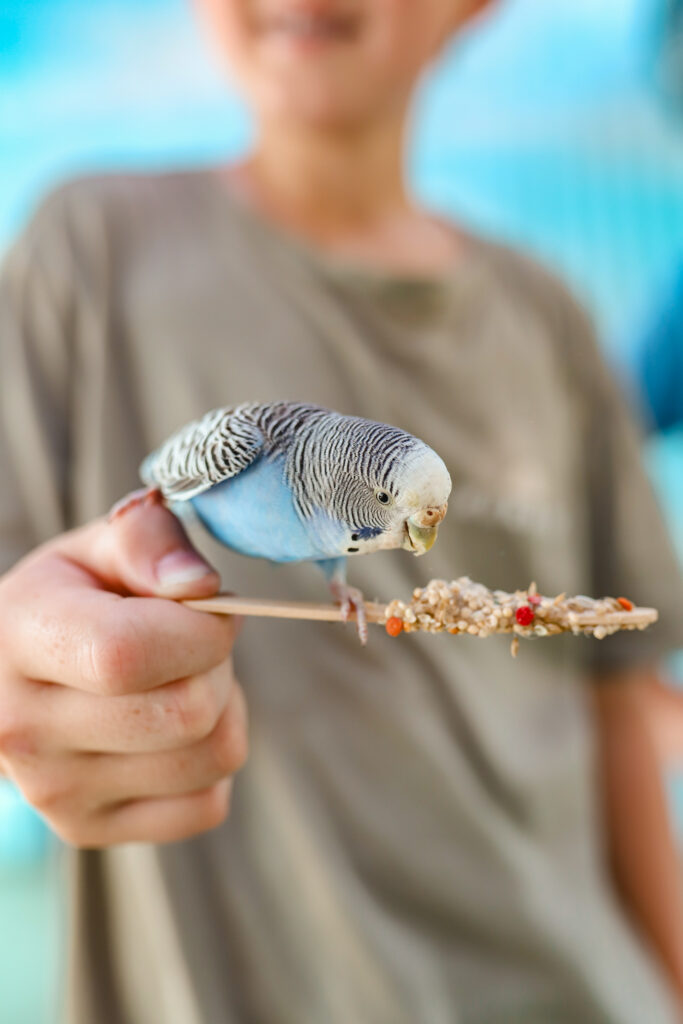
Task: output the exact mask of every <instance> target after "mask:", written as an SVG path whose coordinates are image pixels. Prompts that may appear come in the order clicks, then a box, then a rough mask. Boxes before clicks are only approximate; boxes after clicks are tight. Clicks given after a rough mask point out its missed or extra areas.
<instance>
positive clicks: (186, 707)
mask: <svg viewBox="0 0 683 1024" xmlns="http://www.w3.org/2000/svg"><path fill="white" fill-rule="evenodd" d="M217 703H218V701H217V697H216V694H215V691H214V689H213V687H212V686H211V684H210V683H209V681H208V680H207V679H206V677H205V676H190V677H188V678H187V679H184V680H182V682H181V683H179V684H178V686H177V687H176V690H175V694H174V695H173V699H172V700H171V702H170V704H169V708H168V710H169V711H170V714H171V716H172V718H173V719H174V720H175V728H176V731H177V734H178V736H179V737H180V739H183V740H188V741H190V742H192V741H194V740H201V739H204V738H205V737H206V736H208V735H209V734H210V733H211V732H212V731H213V729H214V727H215V725H216V721H217V718H218V713H219V710H218V707H217Z"/></svg>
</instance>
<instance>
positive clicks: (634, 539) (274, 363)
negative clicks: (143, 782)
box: [0, 171, 683, 1024]
mask: <svg viewBox="0 0 683 1024" xmlns="http://www.w3.org/2000/svg"><path fill="white" fill-rule="evenodd" d="M279 398H286V399H301V400H305V401H311V402H316V403H319V404H322V405H325V406H330V407H332V408H334V409H337V410H339V411H341V412H345V413H352V414H356V415H360V416H366V417H368V418H371V419H378V420H385V421H387V422H389V423H393V424H396V425H397V426H400V427H402V428H405V429H406V430H408V431H411V432H412V433H414V434H416V435H417V436H419V437H421V438H422V439H423V440H425V441H426V442H427V443H428V444H430V445H432V446H433V447H434V448H435V449H436V450H437V451H438V452H439V453H440V454H441V456H442V457H443V458H444V460H445V462H446V464H447V466H448V468H449V470H450V472H451V476H452V479H453V493H452V497H451V501H450V507H449V512H448V516H447V519H446V521H445V522H444V524H443V526H442V528H441V530H440V536H439V540H438V542H437V544H436V545H435V547H434V548H433V550H432V551H431V552H430V553H429V554H428V555H427V556H425V557H424V558H421V559H419V560H417V559H415V558H412V557H410V556H409V555H408V554H406V553H405V552H400V551H397V552H386V553H381V554H377V555H371V556H368V557H366V558H358V559H352V560H350V563H349V570H350V572H349V576H350V581H351V583H353V584H355V585H358V586H360V587H361V588H362V589H363V590H364V593H365V594H366V596H367V597H368V598H375V597H377V598H380V599H389V598H391V597H394V596H406V597H407V596H409V595H410V593H411V590H412V588H413V587H414V586H416V585H418V584H420V583H423V582H425V581H427V580H428V579H430V578H431V577H434V576H438V577H445V578H447V579H450V578H453V577H456V576H459V575H462V574H468V575H470V576H472V577H473V578H474V579H476V580H480V581H482V582H483V583H485V584H487V585H489V586H491V587H494V588H495V587H500V588H504V589H511V590H513V589H516V588H518V587H524V586H526V585H527V584H528V583H529V582H530V581H531V580H535V581H536V582H537V584H538V587H539V589H540V590H541V591H542V592H544V593H551V594H554V593H559V592H561V591H566V592H567V593H588V594H593V595H603V594H612V595H615V596H618V595H622V594H623V595H626V596H628V597H630V598H632V599H633V600H634V601H636V602H637V603H639V604H643V605H653V606H655V607H658V608H659V609H660V612H661V621H660V623H659V624H658V625H657V626H656V627H654V628H653V629H651V630H648V631H647V632H645V633H637V634H628V635H617V636H614V637H611V638H607V639H605V640H604V641H602V642H599V641H597V640H593V639H586V638H578V639H577V638H574V637H571V636H570V637H561V638H553V639H548V640H542V641H541V640H536V641H532V642H523V643H522V648H521V651H520V654H519V657H518V658H517V659H516V660H512V659H511V658H510V654H509V642H508V640H506V639H505V638H503V637H491V638H489V639H487V640H485V641H482V640H479V639H476V638H461V637H458V638H452V637H449V636H443V635H442V636H429V635H422V636H420V635H414V636H410V637H401V638H400V639H398V640H395V639H391V638H390V637H388V636H386V635H385V633H384V632H383V631H382V630H379V629H376V628H373V629H372V631H371V636H370V642H369V644H368V646H367V648H365V649H363V648H361V646H360V645H359V643H358V640H357V637H356V635H355V630H354V628H353V627H352V626H349V627H342V626H338V625H337V626H335V625H328V624H311V623H292V622H274V621H250V622H249V623H248V624H247V626H246V627H245V629H244V631H243V634H242V635H241V637H240V639H239V642H238V647H237V651H236V664H237V670H238V674H239V677H240V679H241V681H242V683H243V686H244V689H245V692H246V695H247V700H248V704H249V709H250V719H251V755H250V759H249V762H248V764H247V766H246V767H245V768H244V770H243V771H242V773H241V774H240V776H239V777H238V780H237V783H236V787H235V792H234V800H233V807H232V812H231V815H230V817H229V820H228V821H227V822H226V823H225V824H224V825H223V826H221V827H220V828H218V829H216V830H215V831H212V832H210V833H208V834H206V835H204V836H201V837H199V838H196V839H193V840H189V841H187V842H181V843H176V844H172V845H168V846H163V847H154V846H151V845H143V844H140V845H129V846H122V847H118V848H113V849H109V850H104V851H90V852H79V853H75V854H73V861H74V865H73V867H74V871H73V875H72V900H71V907H72V913H71V925H70V928H71V936H72V938H71V943H70V945H71V953H70V968H69V978H70V981H69V986H68V988H69V991H68V1008H67V1011H66V1019H67V1020H68V1022H69V1024H162V1022H163V1024H416V1022H419V1024H454V1022H455V1024H561V1022H572V1024H646V1022H647V1024H664V1022H667V1024H671V1022H673V1021H674V1020H675V1013H674V1010H673V1008H672V1004H671V1002H670V997H669V994H668V991H667V989H666V987H665V983H664V981H663V978H662V976H661V974H660V972H659V968H658V967H657V966H656V965H655V961H654V958H653V956H652V955H651V953H650V952H649V950H648V949H647V947H646V944H645V940H644V939H642V938H641V937H640V936H639V935H637V934H636V932H635V930H634V928H633V927H632V926H631V924H630V923H629V920H628V919H627V916H626V913H625V911H624V910H623V909H622V907H621V905H620V903H619V901H618V898H617V896H616V894H615V892H614V890H613V887H612V883H611V880H610V877H609V872H608V868H607V865H606V856H605V849H604V837H603V833H602V829H601V814H600V807H599V798H598V786H597V782H596V777H595V758H594V750H593V736H592V730H591V721H590V717H589V712H588V702H587V700H586V685H585V680H586V679H587V676H588V674H589V673H590V672H592V671H593V670H594V669H607V668H612V667H617V666H619V665H624V664H632V663H634V662H636V661H643V662H648V661H651V660H653V659H655V658H657V657H658V656H659V655H660V654H662V653H664V652H666V651H667V650H669V649H671V648H672V647H676V646H683V622H682V618H681V608H683V587H682V585H681V578H680V575H679V570H678V567H677V565H676V562H675V556H674V554H673V552H672V549H671V547H670V545H669V541H668V539H667V537H666V534H665V530H664V528H663V525H662V522H661V518H660V515H659V512H658V510H657V508H656V505H655V502H654V500H653V496H652V494H651V490H650V488H649V486H648V484H647V482H646V478H645V475H644V472H643V470H642V468H641V465H640V461H639V454H638V451H639V448H638V439H637V436H636V432H635V430H634V428H633V426H632V424H631V423H630V421H629V419H628V416H627V415H626V413H625V411H624V408H623V404H622V401H621V399H620V398H619V396H618V394H617V391H616V389H615V387H614V385H613V384H612V381H611V379H610V377H609V374H608V373H607V371H606V370H605V367H604V366H603V363H602V362H601V360H600V357H599V355H598V352H597V348H596V344H595V341H594V339H593V336H592V333H591V329H590V326H589V324H588V323H587V320H586V318H585V317H584V315H583V314H582V312H581V311H580V309H579V308H577V306H576V305H575V303H574V302H573V301H572V299H571V298H570V297H569V296H568V295H567V293H566V292H565V290H564V289H563V288H562V287H561V286H560V285H559V284H558V283H557V281H555V280H554V279H553V278H552V277H551V276H550V275H549V274H548V273H546V272H545V271H543V270H542V269H540V268H539V267H538V266H536V265H535V264H534V263H533V262H531V261H530V260H527V259H526V258H523V257H522V256H520V255H518V254H516V253H514V252H512V251H510V250H508V249H505V248H503V247H499V246H496V245H493V244H491V243H487V242H484V241H482V240H477V239H474V238H469V239H467V241H466V243H465V248H464V254H463V256H462V258H461V259H459V260H458V261H457V263H454V265H453V267H452V269H451V270H450V271H449V272H447V273H444V274H443V275H442V276H435V277H430V278H409V277H405V276H404V277H401V276H400V275H395V274H393V275H392V274H386V273H382V272H379V271H377V272H375V271H372V270H368V269H362V268H360V267H358V266H353V265H349V264H348V263H344V262H342V261H339V260H335V259H334V258H332V257H330V256H329V255H322V254H320V253H317V252H316V251H314V250H313V249H312V248H309V247H308V246H307V245H305V244H303V243H301V242H300V241H295V240H293V239H292V238H290V237H289V236H288V235H286V234H285V233H284V232H282V231H280V230H278V229H276V228H273V227H271V226H269V225H268V224H267V223H266V222H264V221H263V220H261V219H260V218H259V216H258V215H256V214H254V213H253V212H250V211H248V210H247V209H245V208H243V207H242V206H241V205H240V203H239V202H237V201H236V200H235V198H234V197H232V196H231V195H230V193H229V192H228V190H227V188H226V185H225V182H224V180H223V179H222V177H221V176H220V175H219V174H217V173H213V172H210V171H201V172H192V173H180V174H169V175H157V176H139V177H121V176H112V177H103V178H99V179H94V180H88V181H82V182H77V183H74V184H72V185H69V186H67V187H65V188H63V189H61V190H59V191H58V192H56V193H55V194H53V195H52V196H51V197H50V199H49V200H48V201H47V202H46V203H45V204H44V205H43V206H42V208H41V209H40V210H39V212H38V214H37V215H36V216H35V217H34V219H33V221H32V222H31V224H30V225H29V227H28V228H27V230H26V231H25V232H24V234H23V236H22V237H21V238H20V239H19V241H18V242H17V244H16V245H15V246H14V248H13V249H12V251H11V252H10V254H9V256H8V258H7V260H6V263H5V266H4V271H3V273H2V277H1V280H0V481H1V485H0V566H9V565H11V564H12V563H13V562H14V561H15V560H16V559H17V558H18V557H19V556H20V555H22V554H23V553H24V552H26V551H27V550H29V549H30V548H31V547H33V546H34V545H35V544H37V543H38V542H40V541H42V540H44V539H45V538H47V537H50V536H51V535H53V534H55V533H57V532H59V531H62V530H64V529H65V528H66V527H69V526H72V525H74V524H78V523H82V522H84V521H86V520H89V519H91V518H92V517H94V516H98V515H100V514H101V513H103V512H104V511H106V510H107V508H108V507H109V506H110V505H111V504H112V503H113V502H114V501H115V500H116V499H118V498H120V497H121V495H122V494H124V493H125V492H127V491H128V490H129V489H131V488H133V487H134V486H136V485H137V484H138V477H137V469H138V465H139V463H140V461H141V459H142V458H143V456H144V455H145V454H146V453H147V452H148V451H149V450H150V449H151V448H153V447H154V446H156V445H157V444H158V443H159V442H160V441H161V440H163V439H164V438H165V437H166V436H167V435H168V434H169V433H170V432H171V431H172V430H174V429H175V428H177V427H178V426H180V425H182V424H183V423H185V422H186V421H187V420H189V419H191V418H194V417H196V416H198V415H200V414H201V413H203V412H205V411H206V410H208V409H210V408H212V407H215V406H218V405H225V404H231V403H236V402H241V401H244V400H259V401H268V400H271V399H279ZM193 536H195V537H196V540H197V543H198V544H200V545H201V547H202V549H203V550H204V551H205V552H207V553H208V554H209V555H210V557H211V558H212V559H213V560H214V561H215V564H216V565H217V566H218V567H219V568H220V570H221V572H222V575H223V581H224V584H225V586H226V587H229V588H231V589H233V590H236V591H239V592H240V593H244V594H251V595H255V596H270V597H276V596H283V597H291V598H302V599H304V598H313V599H324V597H325V587H324V582H323V578H322V576H321V574H320V573H319V572H318V571H317V569H316V568H315V567H314V566H311V565H306V564H301V565H289V566H286V567H275V566H273V565H270V564H268V563H265V562H258V561H255V560H250V559H247V558H242V557H240V556H238V555H234V554H231V553H230V552H227V551H226V550H224V549H220V548H219V547H218V546H217V545H216V544H214V543H213V542H211V541H209V540H208V539H207V538H206V537H205V536H203V535H201V533H200V531H199V530H198V529H195V530H194V532H193Z"/></svg>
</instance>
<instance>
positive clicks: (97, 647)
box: [84, 621, 140, 696]
mask: <svg viewBox="0 0 683 1024" xmlns="http://www.w3.org/2000/svg"><path fill="white" fill-rule="evenodd" d="M139 646H140V645H139V643H136V637H135V632H134V630H132V629H131V628H130V626H129V625H128V623H127V622H125V621H124V622H122V623H117V624H116V625H111V626H109V628H106V629H101V630H98V631H97V632H96V633H95V634H94V635H93V636H91V637H90V638H89V640H88V642H87V644H86V648H85V652H84V657H85V659H86V668H85V675H86V677H87V678H88V679H89V681H90V682H92V683H93V684H94V685H95V686H96V688H97V689H98V691H99V692H101V693H103V694H106V695H109V696H117V695H121V694H124V693H127V692H128V691H129V690H130V689H131V688H133V686H134V683H135V681H136V679H137V678H138V677H139V674H140V654H139Z"/></svg>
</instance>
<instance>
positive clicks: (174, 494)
mask: <svg viewBox="0 0 683 1024" xmlns="http://www.w3.org/2000/svg"><path fill="white" fill-rule="evenodd" d="M258 408H259V406H258V405H257V404H256V403H246V402H245V403H243V404H242V405H237V406H231V407H228V408H223V409H213V410H211V412H208V413H206V415H205V416H202V418H201V419H199V420H195V421H193V422H192V423H189V424H187V425H186V426H185V427H182V428H181V429H180V430H178V431H177V432H176V433H175V434H173V435H172V436H171V437H170V438H169V439H168V440H167V441H165V442H164V444H162V445H161V447H160V448H158V449H157V450H156V451H155V452H152V454H151V455H148V456H147V458H146V459H145V460H144V462H143V463H142V466H141V467H140V475H141V477H142V479H143V480H144V482H145V483H146V484H148V485H151V486H155V487H159V488H161V491H162V493H163V494H164V496H165V497H167V498H173V499H176V500H182V499H188V498H192V497H194V496H195V495H196V494H200V493H201V492H202V491H205V490H208V488H209V487H213V485H214V484H218V483H221V481H223V480H228V479H229V478H230V477H232V476H236V475H237V474H238V473H240V472H241V471H242V470H243V469H246V467H247V466H249V465H250V464H251V463H252V462H253V461H254V459H255V458H257V457H258V455H259V454H260V452H261V450H262V448H263V440H264V439H263V435H262V434H261V432H260V430H259V428H258V426H257V424H256V422H255V415H254V413H255V411H256V410H257V409H258Z"/></svg>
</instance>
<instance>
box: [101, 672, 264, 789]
mask: <svg viewBox="0 0 683 1024" xmlns="http://www.w3.org/2000/svg"><path fill="white" fill-rule="evenodd" d="M246 756H247V714H246V705H245V701H244V697H243V695H242V691H241V690H240V688H239V686H238V685H237V684H235V686H234V688H233V689H232V691H231V693H230V700H229V701H228V704H227V706H226V707H225V709H224V711H223V713H222V714H221V715H220V716H219V719H218V721H217V723H216V725H215V727H214V729H213V731H212V732H211V733H210V735H208V736H206V737H205V738H204V739H202V740H200V741H198V742H196V743H193V744H191V745H190V746H187V747H186V748H185V749H184V750H182V751H181V750H178V751H163V752H161V753H143V754H132V755H130V756H121V755H118V754H103V755H101V756H100V755H98V756H96V757H94V758H88V759H87V760H86V761H85V762H84V764H85V765H87V766H88V767H87V768H86V770H87V771H89V772H90V773H91V777H90V779H89V784H90V785H91V786H92V792H93V793H96V794H97V801H98V804H99V805H100V806H105V807H106V805H107V804H110V805H113V804H115V803H116V802H117V801H121V800H123V799H129V798H131V797H133V798H136V799H148V798H151V797H167V796H182V795H184V794H187V793H193V792H196V791H197V790H200V789H206V788H207V787H208V786H212V785H213V784H214V783H215V782H218V781H219V780H220V779H222V778H226V777H227V776H230V775H234V774H235V773H236V772H238V771H239V770H240V768H241V767H242V766H243V764H244V762H245V759H246Z"/></svg>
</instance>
